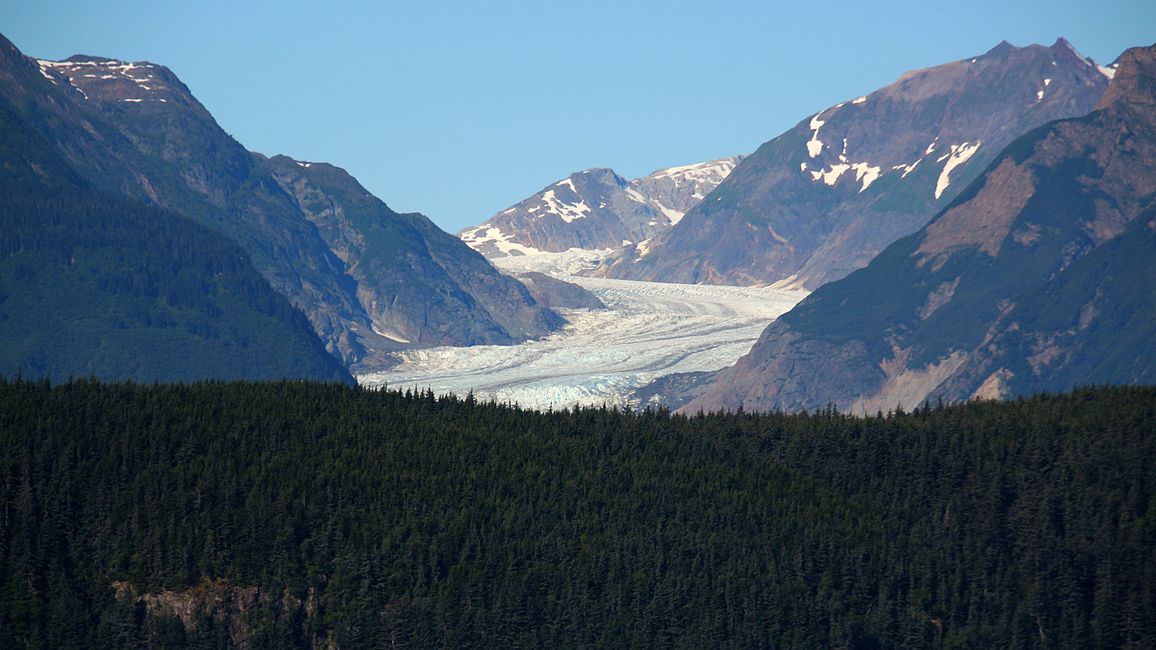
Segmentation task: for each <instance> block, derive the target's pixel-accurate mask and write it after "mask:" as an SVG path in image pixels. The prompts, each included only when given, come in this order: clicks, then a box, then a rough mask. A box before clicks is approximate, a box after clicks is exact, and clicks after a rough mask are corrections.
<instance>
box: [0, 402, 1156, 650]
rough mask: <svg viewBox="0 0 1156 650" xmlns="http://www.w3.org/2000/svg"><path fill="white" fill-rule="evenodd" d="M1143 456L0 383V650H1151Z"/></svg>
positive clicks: (798, 420)
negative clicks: (324, 649)
mask: <svg viewBox="0 0 1156 650" xmlns="http://www.w3.org/2000/svg"><path fill="white" fill-rule="evenodd" d="M1154 429H1156V389H1154V388H1097V389H1085V390H1079V391H1076V392H1075V393H1072V394H1066V395H1058V396H1056V395H1044V396H1039V397H1034V398H1031V399H1023V400H1018V401H1014V402H1006V403H993V402H983V403H971V404H965V405H959V406H950V407H938V408H928V407H923V408H920V409H917V410H915V411H914V412H911V413H892V414H887V415H883V416H878V417H868V418H856V417H850V416H845V415H841V414H838V413H834V412H822V413H811V414H795V415H786V414H768V415H753V414H743V413H738V414H719V415H706V416H698V417H689V418H688V417H683V416H675V415H670V414H669V413H667V412H665V411H657V412H655V411H647V412H642V413H633V412H623V411H617V410H614V409H605V408H581V409H574V410H568V411H561V412H551V413H538V412H532V411H523V410H519V409H517V408H514V407H510V406H503V405H496V404H484V403H478V402H476V401H475V400H474V399H472V398H470V397H466V398H454V397H435V396H434V395H432V394H430V393H411V392H406V393H400V392H395V391H370V390H364V389H358V388H353V387H348V386H343V385H338V384H317V383H297V382H285V383H199V384H191V385H153V386H145V385H134V384H116V385H106V384H100V383H96V382H87V381H86V382H72V383H67V384H62V385H56V386H52V385H49V384H48V383H44V382H29V381H21V380H17V381H0V647H6V648H7V647H12V648H16V647H43V648H68V647H118V648H119V647H218V646H228V645H241V646H251V647H293V646H298V647H300V646H305V647H308V646H311V645H313V646H316V645H325V644H326V643H334V644H336V645H337V646H338V647H343V648H350V647H436V646H443V647H444V646H449V647H556V646H561V647H615V648H618V647H640V648H641V647H647V648H650V647H658V648H662V647H693V648H699V647H781V648H797V647H852V648H872V647H888V648H891V647H906V648H926V647H1002V648H1025V647H1057V648H1067V647H1096V648H1101V647H1103V648H1116V647H1137V648H1140V647H1156V501H1154V500H1153V494H1152V492H1153V483H1154V481H1156V463H1154V461H1156V436H1154Z"/></svg>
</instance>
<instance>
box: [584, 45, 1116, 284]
mask: <svg viewBox="0 0 1156 650" xmlns="http://www.w3.org/2000/svg"><path fill="white" fill-rule="evenodd" d="M1107 83H1108V80H1107V76H1106V75H1105V74H1104V73H1102V72H1101V71H1100V69H1099V68H1098V67H1097V66H1095V65H1094V63H1093V62H1091V61H1090V60H1088V59H1086V58H1084V57H1082V56H1081V55H1079V54H1078V53H1077V52H1076V51H1075V50H1074V48H1072V47H1071V46H1070V44H1068V43H1067V42H1066V41H1063V40H1062V39H1061V40H1059V41H1057V42H1056V44H1054V45H1053V46H1051V47H1043V46H1039V45H1031V46H1027V47H1024V48H1016V47H1014V46H1011V45H1006V46H997V47H995V48H992V49H991V50H989V51H988V52H987V53H986V54H983V55H979V56H976V57H972V58H970V59H963V60H960V61H954V62H951V63H946V64H943V65H940V66H935V67H933V68H927V69H922V70H914V71H910V72H907V73H904V74H903V75H901V76H900V77H899V79H898V80H897V81H896V82H894V83H892V84H890V85H888V86H885V87H883V88H880V89H878V90H876V91H874V92H871V93H868V94H866V95H863V96H860V97H856V98H854V99H849V100H847V101H844V102H841V103H839V104H836V105H835V106H832V107H829V108H826V109H823V110H821V111H819V112H818V113H815V114H814V115H812V116H809V117H808V118H804V119H803V120H801V121H800V122H799V123H798V124H796V125H795V126H794V127H793V128H792V129H790V130H788V131H786V132H785V133H783V134H781V135H779V136H777V137H776V138H774V139H772V140H770V141H768V142H766V143H764V144H763V145H762V146H760V147H759V148H758V150H756V152H755V153H753V154H751V155H750V156H748V157H747V158H746V159H744V160H743V161H742V162H741V163H740V164H739V165H738V166H737V167H736V169H735V170H734V172H733V173H732V174H731V175H730V176H728V177H727V179H726V180H724V181H723V182H722V183H721V184H720V185H719V186H718V188H716V189H715V190H714V192H713V193H712V194H711V195H710V196H709V197H708V198H707V200H704V201H703V202H702V203H701V204H699V205H698V206H697V207H696V208H694V209H692V210H691V211H690V212H688V213H687V215H686V216H685V217H684V218H683V219H682V221H680V222H679V223H678V225H676V226H675V227H673V228H672V229H670V230H669V231H667V232H665V233H663V234H661V235H659V236H657V237H656V238H655V239H654V240H653V241H652V242H650V243H649V245H648V246H647V247H646V248H645V249H640V248H639V247H633V248H631V247H627V248H626V249H625V250H623V251H621V252H620V253H618V254H617V255H616V256H614V257H612V258H610V259H609V260H607V262H606V264H605V265H604V267H603V268H602V269H600V270H599V271H597V272H596V274H597V275H601V276H604V277H614V278H622V279H634V280H652V281H664V282H689V283H705V284H739V285H772V286H781V287H802V288H808V289H814V288H816V287H817V286H819V285H821V284H823V283H824V282H827V281H830V280H834V279H838V278H840V277H843V276H845V275H846V274H848V273H850V272H851V271H853V270H855V269H857V268H861V267H862V266H864V265H866V263H867V262H869V261H870V260H871V258H872V257H874V255H875V254H877V253H878V252H879V251H880V250H882V249H883V248H884V247H885V246H886V245H887V244H890V243H891V242H893V241H895V240H896V239H898V238H900V237H902V236H904V235H907V234H910V233H911V232H914V231H915V230H917V229H918V228H919V227H920V226H922V225H923V224H924V223H926V221H927V219H928V218H930V216H931V215H934V214H935V213H936V212H937V211H938V210H940V209H942V208H943V206H945V205H947V204H948V203H949V202H950V201H951V200H952V199H953V198H954V197H955V196H956V195H957V194H958V193H959V192H960V191H962V190H963V188H964V187H966V186H967V184H968V183H969V182H970V181H971V180H973V179H974V178H975V177H976V176H977V175H978V174H979V173H980V172H981V171H982V170H983V169H984V168H985V167H986V166H987V164H988V163H989V162H990V161H991V160H992V159H993V157H994V156H995V155H996V154H997V153H998V152H999V151H1000V150H1001V149H1002V148H1003V147H1004V146H1005V145H1006V144H1008V143H1009V142H1010V141H1011V140H1012V139H1014V138H1015V137H1018V136H1019V135H1022V134H1023V133H1026V132H1027V131H1030V130H1031V129H1033V128H1036V127H1038V126H1041V125H1043V124H1045V123H1047V122H1050V121H1052V120H1054V119H1059V118H1067V117H1075V116H1078V115H1083V114H1086V113H1088V112H1090V111H1091V110H1092V109H1093V108H1094V107H1095V105H1096V102H1097V101H1098V100H1099V98H1100V95H1101V94H1102V93H1103V91H1104V89H1105V88H1106V86H1107Z"/></svg>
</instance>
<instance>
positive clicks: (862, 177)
mask: <svg viewBox="0 0 1156 650" xmlns="http://www.w3.org/2000/svg"><path fill="white" fill-rule="evenodd" d="M851 169H853V170H855V180H856V181H863V187H860V188H859V191H860V192H862V191H863V190H865V189H867V188H868V187H870V186H871V184H872V183H874V182H875V179H877V178H879V175H880V173H881V172H882V168H881V167H879V166H874V167H873V166H871V164H870V163H865V162H860V163H854V164H852V165H851Z"/></svg>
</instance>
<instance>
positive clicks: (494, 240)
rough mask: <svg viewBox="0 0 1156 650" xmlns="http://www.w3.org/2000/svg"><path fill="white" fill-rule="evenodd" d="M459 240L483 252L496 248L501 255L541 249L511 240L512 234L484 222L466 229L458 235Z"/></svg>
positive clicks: (528, 252)
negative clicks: (471, 228)
mask: <svg viewBox="0 0 1156 650" xmlns="http://www.w3.org/2000/svg"><path fill="white" fill-rule="evenodd" d="M460 238H461V240H462V241H463V242H465V243H466V245H467V246H469V247H470V248H472V249H474V250H476V251H478V252H480V253H483V254H485V253H486V252H488V251H487V249H489V248H491V247H492V248H496V249H497V250H498V251H500V252H501V253H502V254H503V255H510V254H519V255H534V254H538V253H541V252H542V251H540V250H538V249H537V248H532V247H530V246H525V245H522V244H519V243H518V242H515V241H511V240H512V239H513V238H514V236H513V235H507V234H505V233H503V232H502V230H501V228H498V227H497V226H494V225H492V224H490V223H484V224H482V225H480V226H478V227H477V228H474V229H473V230H467V231H465V232H463V233H462V234H461V236H460Z"/></svg>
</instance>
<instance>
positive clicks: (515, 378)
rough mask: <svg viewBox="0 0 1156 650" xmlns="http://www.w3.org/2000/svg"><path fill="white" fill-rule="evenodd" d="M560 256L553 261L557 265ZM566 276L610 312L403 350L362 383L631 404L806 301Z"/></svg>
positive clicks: (564, 403)
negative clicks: (495, 339) (470, 342)
mask: <svg viewBox="0 0 1156 650" xmlns="http://www.w3.org/2000/svg"><path fill="white" fill-rule="evenodd" d="M560 255H561V256H564V255H566V254H565V253H563V254H560ZM534 257H538V256H534ZM557 257H558V256H553V257H551V258H550V259H549V260H548V262H549V263H550V264H554V265H556V264H557V262H558V261H559V260H558V259H556V258H557ZM505 260H510V261H511V264H509V265H506V264H502V266H510V267H518V270H524V269H527V268H530V267H536V268H539V269H542V268H543V267H542V266H541V265H534V264H527V262H528V260H526V258H524V257H514V258H504V259H503V260H495V261H502V262H504V261H505ZM543 261H547V260H543ZM555 268H556V266H555ZM543 270H544V269H543ZM560 277H561V279H564V280H566V281H568V282H573V283H575V284H579V285H581V286H583V287H585V288H586V289H588V290H590V291H591V292H592V293H593V294H594V295H596V296H598V298H599V299H600V300H602V302H603V303H605V304H606V306H607V307H608V309H606V310H604V311H587V310H571V311H564V312H563V315H564V316H565V317H566V319H567V320H568V321H570V324H569V325H567V326H566V327H565V328H563V329H562V330H560V331H558V332H556V333H554V334H552V335H550V336H548V337H546V338H544V339H542V340H539V341H531V342H528V343H523V344H521V345H513V346H496V345H484V346H473V347H464V348H457V347H438V348H429V349H424V350H410V351H406V352H402V353H399V357H400V358H401V361H402V363H401V364H399V365H398V366H395V367H393V368H390V369H389V370H386V371H382V372H370V373H366V374H363V375H359V376H358V378H357V379H358V381H359V382H360V383H361V384H363V385H366V386H381V385H386V386H389V387H392V388H418V389H426V388H429V389H432V390H433V391H434V392H435V393H438V394H442V393H457V394H460V395H465V394H466V393H467V392H469V391H473V393H474V395H475V396H477V397H478V398H479V399H482V400H490V399H494V400H496V401H498V402H503V403H507V402H509V403H517V404H519V405H521V406H523V407H527V408H536V409H543V410H545V409H548V408H553V409H560V408H567V407H570V406H572V405H574V404H584V405H599V404H607V405H614V406H628V405H629V406H632V404H631V403H630V394H631V393H632V391H633V390H634V389H636V388H639V387H641V386H644V385H646V384H648V383H650V382H651V381H653V380H655V379H657V378H658V377H661V376H663V375H667V374H670V373H676V372H690V371H696V370H718V369H720V368H723V367H725V366H728V365H731V364H733V363H734V362H735V361H736V360H737V359H738V358H739V357H740V356H742V355H743V354H745V353H746V352H747V351H748V350H749V349H750V348H751V346H752V345H753V344H754V342H755V340H756V339H757V338H758V337H759V335H760V334H761V333H762V331H763V329H764V328H766V326H767V324H768V323H770V322H771V321H772V320H774V319H775V318H777V317H778V316H779V315H781V314H783V313H784V312H786V311H787V310H789V309H790V308H791V307H792V306H794V305H795V303H797V302H798V301H799V300H801V299H803V297H805V296H806V292H805V291H788V290H782V289H770V288H750V287H720V286H706V285H686V284H664V283H654V282H634V281H629V280H606V279H597V278H583V277H575V276H560Z"/></svg>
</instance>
